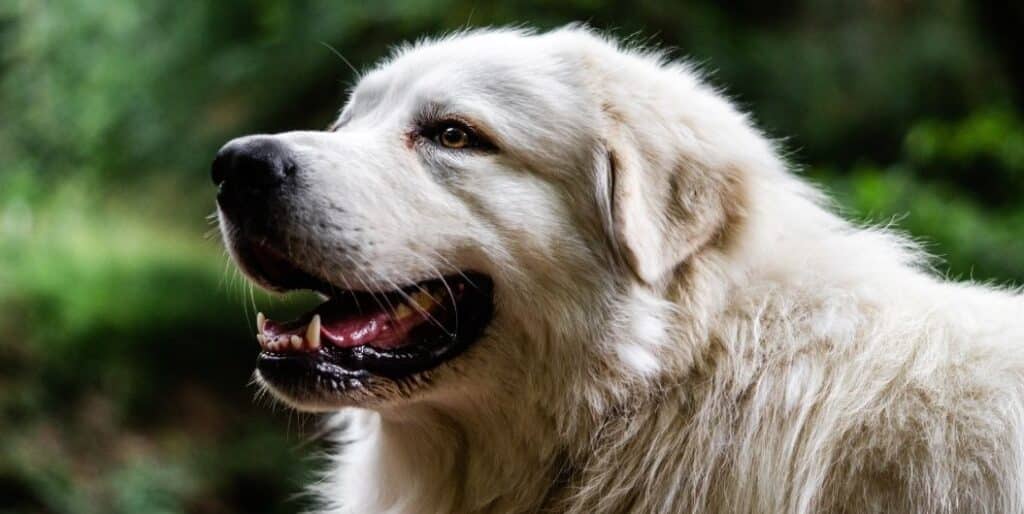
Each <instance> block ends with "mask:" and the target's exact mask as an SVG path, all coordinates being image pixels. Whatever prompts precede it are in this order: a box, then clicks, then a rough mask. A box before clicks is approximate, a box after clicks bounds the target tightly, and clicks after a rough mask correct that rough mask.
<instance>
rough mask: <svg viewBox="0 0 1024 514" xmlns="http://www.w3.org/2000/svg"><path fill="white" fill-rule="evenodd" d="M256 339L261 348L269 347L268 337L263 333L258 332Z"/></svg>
mask: <svg viewBox="0 0 1024 514" xmlns="http://www.w3.org/2000/svg"><path fill="white" fill-rule="evenodd" d="M256 341H259V343H260V348H263V349H264V350H266V349H267V338H266V337H265V336H264V335H263V334H256Z"/></svg>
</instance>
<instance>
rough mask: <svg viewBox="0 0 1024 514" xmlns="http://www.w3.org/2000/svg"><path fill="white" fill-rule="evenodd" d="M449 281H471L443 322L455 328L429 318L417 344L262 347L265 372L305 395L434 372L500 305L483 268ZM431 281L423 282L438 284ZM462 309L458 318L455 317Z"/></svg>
mask: <svg viewBox="0 0 1024 514" xmlns="http://www.w3.org/2000/svg"><path fill="white" fill-rule="evenodd" d="M445 281H447V282H449V283H453V282H456V281H462V282H465V283H466V286H465V291H466V292H465V293H464V294H463V296H462V297H461V298H460V299H459V300H458V302H457V305H456V309H457V310H455V309H452V310H449V311H447V312H450V313H451V314H448V315H446V316H445V317H442V318H441V319H440V320H439V321H440V322H441V325H443V326H444V327H445V328H448V329H451V330H452V332H453V333H447V332H446V331H445V330H444V329H442V328H441V327H438V326H436V325H434V324H432V323H424V324H423V325H421V326H419V327H416V328H415V329H413V331H412V332H411V333H410V336H409V337H410V339H411V340H413V341H415V343H413V344H411V345H408V346H403V347H401V348H395V349H391V350H382V349H376V348H373V347H370V346H358V347H354V348H338V347H335V346H332V345H330V344H324V345H323V346H322V347H321V348H320V349H319V350H317V351H315V352H310V353H271V352H266V351H264V352H261V353H260V355H259V357H258V358H257V361H256V369H257V370H259V373H260V376H261V377H262V378H263V379H264V380H266V381H267V382H269V383H270V384H271V385H273V386H274V387H276V388H278V389H282V390H283V391H284V392H286V393H287V394H289V395H292V396H295V397H299V398H309V397H313V396H320V395H323V394H325V393H327V394H330V393H338V392H344V391H350V390H353V389H358V388H365V387H366V386H367V384H368V383H369V382H370V380H371V379H372V378H373V377H382V378H386V379H390V380H393V381H396V380H403V379H406V378H409V377H411V376H413V375H417V374H419V373H423V372H425V371H429V370H431V369H433V368H436V367H437V366H439V365H441V364H443V363H445V362H447V361H449V360H451V359H453V358H455V357H456V356H458V355H459V354H460V353H462V352H463V351H465V350H466V349H467V348H468V347H469V346H470V345H472V343H473V342H475V341H476V340H477V339H479V338H480V337H481V336H482V335H483V332H484V330H485V329H486V327H487V325H488V323H489V322H490V320H491V317H492V315H493V310H494V304H493V297H492V295H493V283H492V282H491V280H490V279H489V278H488V277H486V276H484V275H480V274H477V273H467V274H465V275H464V276H461V275H460V276H456V277H446V278H445ZM433 282H435V281H428V282H425V283H423V284H421V287H424V288H427V287H431V286H433V285H434V284H433ZM455 312H457V313H458V319H457V323H455V321H456V320H455V319H453V318H452V316H454V313H455Z"/></svg>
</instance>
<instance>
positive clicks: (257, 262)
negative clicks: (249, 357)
mask: <svg viewBox="0 0 1024 514" xmlns="http://www.w3.org/2000/svg"><path fill="white" fill-rule="evenodd" d="M232 255H233V256H234V258H235V259H236V261H237V262H238V264H239V267H240V268H241V269H242V270H243V271H244V272H245V273H246V274H247V275H249V276H250V278H252V279H253V281H254V282H256V283H257V284H259V285H261V286H263V287H267V288H269V289H272V290H274V291H278V292H286V291H292V290H301V289H306V290H313V291H316V292H319V293H320V294H322V295H323V296H325V297H326V298H327V300H326V301H325V302H323V303H322V304H320V305H319V306H317V307H316V308H315V309H313V310H311V311H309V312H307V313H305V314H303V315H301V316H299V317H298V318H297V319H294V320H291V321H285V322H278V321H273V320H271V319H268V318H266V317H265V316H263V314H262V313H261V314H260V315H258V316H257V331H258V334H257V336H256V339H257V341H258V343H259V346H260V350H261V351H260V353H259V356H258V357H257V360H256V373H255V379H256V381H257V383H258V384H259V385H260V386H261V387H263V388H264V389H265V390H266V391H269V392H270V393H271V394H273V395H274V396H276V397H277V398H278V399H280V400H281V401H283V402H285V403H287V404H288V405H290V406H292V407H294V408H296V409H299V410H306V411H329V410H336V409H339V408H343V407H352V406H360V407H372V406H375V405H380V404H387V403H393V402H396V401H401V400H404V399H409V398H411V397H413V396H415V395H416V394H417V393H418V392H419V391H421V390H423V389H425V388H428V387H430V386H431V384H432V379H433V378H434V376H435V375H436V373H437V371H438V370H439V368H441V367H443V366H445V365H447V364H448V363H449V362H450V361H451V360H453V359H455V358H457V357H458V356H459V355H460V354H461V353H462V352H463V351H465V350H466V349H467V348H469V347H470V346H472V345H473V344H474V343H475V342H476V341H477V340H478V339H480V338H481V337H482V336H483V334H484V332H485V330H486V328H487V326H488V324H489V322H490V320H491V316H492V313H493V310H494V302H493V284H492V282H491V280H490V278H489V277H487V276H486V275H483V274H480V273H476V272H472V271H465V272H462V273H458V274H455V275H451V276H446V277H440V278H437V279H432V280H426V281H422V282H416V283H410V284H407V285H405V286H403V287H401V288H399V289H395V290H390V291H354V290H346V289H342V288H339V287H336V286H335V285H334V284H331V283H330V282H327V281H325V280H324V279H322V278H320V277H317V276H315V275H313V274H310V273H307V272H305V271H304V270H302V269H301V267H300V266H299V265H298V264H297V263H295V262H293V261H292V260H291V259H289V258H288V257H287V256H286V255H284V254H282V253H281V252H279V251H277V250H275V249H273V248H271V247H268V246H266V245H263V244H259V243H255V242H244V243H239V242H237V241H235V242H233V244H232Z"/></svg>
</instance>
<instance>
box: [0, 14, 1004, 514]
mask: <svg viewBox="0 0 1024 514" xmlns="http://www.w3.org/2000/svg"><path fill="white" fill-rule="evenodd" d="M573 20H587V21H589V22H590V23H591V24H593V25H594V26H596V27H599V28H605V29H612V30H615V31H616V32H617V33H618V34H619V35H621V36H629V35H630V34H633V36H632V37H631V39H632V40H633V41H634V42H636V43H638V44H641V43H645V42H650V43H654V44H658V45H660V46H669V47H674V48H675V51H674V54H675V55H677V56H684V57H687V58H689V59H691V60H693V61H695V62H697V63H698V64H700V65H702V67H703V69H705V70H706V71H707V72H708V74H709V80H710V81H711V82H712V83H713V84H715V85H717V86H721V87H724V88H725V89H726V91H727V92H728V93H729V94H730V95H731V96H732V97H734V98H735V99H737V100H738V101H739V102H740V103H741V104H742V105H743V106H744V108H747V109H749V110H751V111H752V113H753V115H754V117H755V118H756V119H758V120H759V121H760V122H761V124H762V125H763V126H764V127H765V128H766V129H767V130H768V132H769V133H771V134H775V135H777V136H783V137H785V138H786V139H785V140H784V141H783V142H782V146H783V147H784V148H786V149H788V151H789V152H791V153H790V154H789V157H790V159H791V160H792V161H794V163H796V164H799V165H803V166H806V170H807V171H806V173H807V174H808V176H809V177H810V178H811V179H813V180H815V181H817V182H819V183H821V184H822V185H823V186H825V187H826V188H828V189H829V190H830V191H833V192H834V193H835V194H836V196H837V198H838V200H839V203H840V204H841V205H842V206H843V208H844V209H845V210H846V212H847V214H848V216H850V217H851V218H854V219H856V220H859V221H863V222H869V223H883V224H888V223H891V222H895V225H896V226H897V227H898V228H900V229H902V230H906V231H908V232H909V233H911V234H912V235H913V236H914V237H915V238H916V239H918V240H920V241H922V243H923V244H924V245H925V246H926V248H928V249H929V251H931V252H932V253H933V254H935V255H936V256H939V257H941V258H942V259H944V261H942V262H945V263H948V265H947V264H943V263H941V262H940V264H938V268H939V269H940V270H942V271H943V272H945V271H947V270H948V273H949V274H950V275H952V276H956V277H961V278H973V279H976V280H985V281H997V282H999V283H1018V284H1019V283H1024V242H1022V241H1021V237H1020V235H1021V234H1022V233H1024V205H1022V204H1021V203H1020V201H1019V199H1020V198H1021V197H1022V195H1024V120H1022V116H1021V113H1020V112H1019V111H1018V110H1017V109H1016V107H1014V106H1015V105H1017V104H1016V103H1015V102H1019V101H1021V99H1020V98H1018V97H1015V95H1018V94H1020V93H1019V92H1020V90H1021V84H1014V83H1013V78H1012V75H1013V74H1012V73H1010V72H1009V71H1008V70H1007V69H1006V68H1005V67H1004V66H1005V64H1004V63H1005V62H1010V61H1009V60H1007V59H1005V58H1004V57H1005V56H1003V55H1001V54H999V53H998V52H997V51H996V50H994V48H996V45H993V44H992V43H993V41H996V40H998V39H999V38H998V37H996V36H998V35H997V34H992V31H993V30H996V29H995V28H993V27H990V26H985V27H982V26H981V25H980V24H979V22H978V21H977V19H976V18H975V13H974V4H972V3H969V2H964V1H962V0H928V1H924V2H870V3H862V2H846V1H843V0H827V1H824V2H821V1H815V2H811V1H806V0H804V1H801V0H796V1H790V2H775V3H762V2H751V1H743V0H739V1H731V2H726V3H722V2H710V1H703V0H701V1H696V2H687V3H678V2H675V3H674V2H660V1H656V0H641V1H638V2H613V1H605V0H572V1H569V2H553V1H550V0H524V1H502V2H486V3H480V2H475V1H470V0H422V1H414V0H386V1H381V2H337V1H332V0H300V1H296V2H285V1H277V0H258V1H255V2H243V1H242V0H226V1H223V2H172V1H169V0H140V1H128V0H110V1H105V2H88V1H83V0H51V1H47V2H40V1H38V0H12V1H8V2H4V3H0V113H2V114H3V115H2V116H0V391H3V393H2V394H0V513H3V512H58V513H73V514H77V513H93V512H97V513H98V512H115V513H120V512H124V513H128V512H133V513H134V512H152V513H164V512H167V513H170V512H247V513H248V512H275V511H279V512H290V511H296V510H300V509H301V508H302V506H303V503H302V502H301V501H300V500H294V499H290V498H292V497H293V495H294V494H295V493H297V492H298V491H299V484H301V483H306V482H308V480H309V478H310V474H309V473H310V469H309V463H308V461H307V460H304V459H303V455H308V454H310V453H312V452H311V450H316V449H320V445H319V443H313V444H312V446H305V447H300V441H301V440H302V437H301V435H302V433H304V431H303V430H299V434H297V433H296V431H295V430H289V427H291V426H292V424H290V423H289V421H290V420H289V419H288V418H287V416H285V415H283V414H280V413H279V414H277V415H274V414H272V413H271V410H270V409H266V408H264V407H263V406H260V405H256V404H255V403H254V402H253V401H252V394H253V389H252V388H250V387H247V386H246V383H247V382H248V380H249V374H250V373H251V366H252V360H253V356H254V353H255V350H254V343H253V341H252V340H251V332H252V325H253V319H252V318H253V315H254V311H253V306H254V304H255V306H257V307H260V308H272V309H273V310H274V312H275V315H282V316H284V315H287V314H286V313H281V311H289V310H296V309H299V308H301V306H302V305H301V304H302V303H303V302H305V303H308V302H309V301H310V299H308V298H305V299H298V300H289V301H281V300H275V299H272V298H270V297H268V296H266V295H262V294H259V293H251V292H250V291H251V290H250V289H249V288H248V286H246V285H245V284H244V283H243V281H242V280H241V279H240V277H238V276H237V274H235V273H234V272H232V271H230V268H229V267H228V266H227V262H226V259H225V257H224V255H223V252H222V250H221V249H220V247H219V242H218V241H217V239H216V237H215V236H213V237H208V236H206V235H205V234H206V233H207V232H208V231H209V230H210V229H211V228H212V226H211V225H209V224H208V222H207V221H206V220H205V217H206V215H207V214H208V213H209V212H211V211H212V210H213V191H212V188H210V187H209V185H208V180H207V178H206V177H207V167H208V163H209V160H210V158H211V156H212V155H213V153H214V152H215V150H216V149H217V148H218V147H219V146H220V145H221V144H222V143H223V142H224V141H226V140H227V139H228V138H230V137H233V136H235V135H239V134H245V133H252V132H274V131H282V130H292V129H300V128H303V129H304V128H317V127H321V126H324V125H326V124H327V123H328V122H329V121H330V120H331V118H332V117H333V115H334V113H335V112H336V110H337V108H338V107H339V106H340V104H341V102H342V101H343V99H344V96H345V89H346V87H347V86H348V85H350V84H351V83H352V81H353V80H354V79H355V73H354V72H353V71H352V70H350V69H349V67H348V65H347V64H346V63H344V62H342V60H341V59H339V58H338V57H337V56H336V55H335V53H334V50H332V49H331V48H328V46H329V47H332V48H333V49H336V50H337V51H338V52H340V53H342V54H344V56H345V58H346V59H347V60H348V61H350V62H351V63H352V64H353V65H354V66H355V67H356V68H359V69H364V68H365V67H367V66H369V65H370V63H372V62H373V61H374V60H376V59H377V58H379V57H380V56H382V55H385V54H386V52H387V47H388V46H390V45H392V44H394V43H397V42H400V41H408V40H413V39H416V38H418V37H420V36H422V35H424V34H436V33H438V32H443V31H451V30H457V29H459V28H463V27H466V26H484V25H504V24H520V23H528V24H530V25H533V26H537V27H539V28H549V27H552V26H557V25H560V24H562V23H565V22H568V21H573ZM1011 25H1012V24H1011ZM279 313H280V314H279ZM294 421H296V423H294V425H297V426H298V427H299V428H302V427H304V425H306V424H307V423H306V422H308V421H309V420H306V419H305V418H298V419H297V420H294ZM309 428H313V425H311V426H310V427H309Z"/></svg>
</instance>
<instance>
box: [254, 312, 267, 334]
mask: <svg viewBox="0 0 1024 514" xmlns="http://www.w3.org/2000/svg"><path fill="white" fill-rule="evenodd" d="M266 328H267V317H266V316H264V315H263V313H262V312H257V313H256V330H259V332H260V333H261V334H262V333H263V332H264V331H266Z"/></svg>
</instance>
